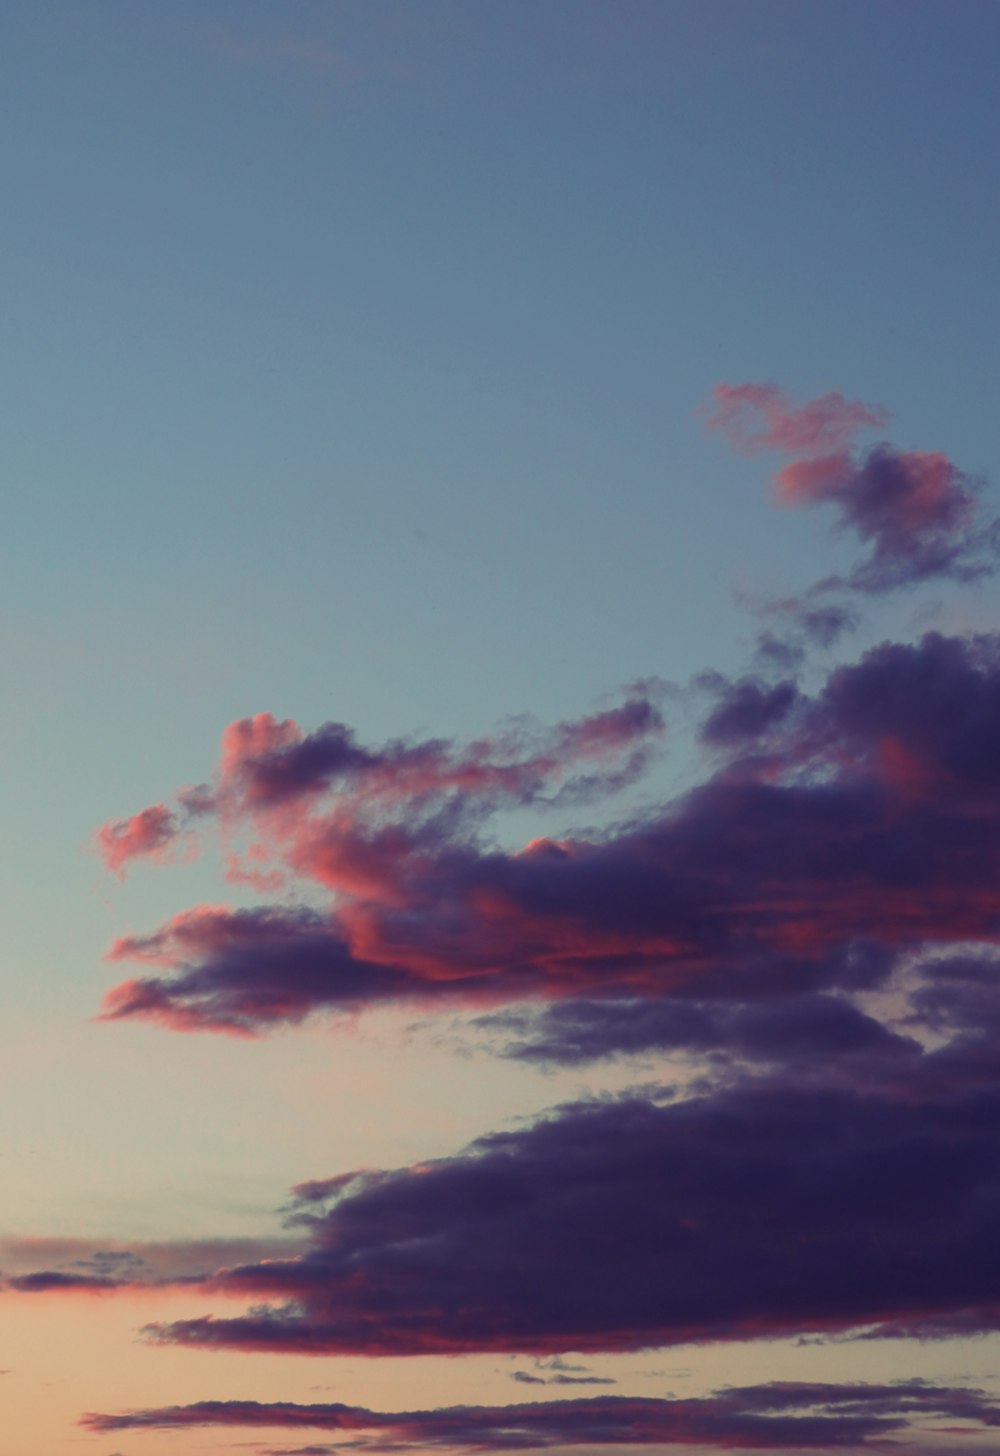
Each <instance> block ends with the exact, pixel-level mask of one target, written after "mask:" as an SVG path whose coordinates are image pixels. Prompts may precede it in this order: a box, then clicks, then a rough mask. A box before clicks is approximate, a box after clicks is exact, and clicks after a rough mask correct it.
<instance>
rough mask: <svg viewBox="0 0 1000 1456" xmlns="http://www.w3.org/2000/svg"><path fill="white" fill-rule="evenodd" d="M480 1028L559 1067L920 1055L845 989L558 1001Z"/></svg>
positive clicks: (510, 1052) (508, 1047)
mask: <svg viewBox="0 0 1000 1456" xmlns="http://www.w3.org/2000/svg"><path fill="white" fill-rule="evenodd" d="M473 1027H474V1028H475V1029H476V1030H477V1031H479V1032H485V1033H487V1034H488V1035H490V1036H491V1037H495V1038H496V1039H497V1040H498V1042H499V1047H498V1050H499V1051H500V1054H501V1055H502V1056H506V1057H511V1058H514V1059H516V1060H520V1061H527V1062H538V1063H542V1064H545V1065H551V1066H578V1065H582V1064H585V1063H588V1062H594V1061H598V1060H600V1059H602V1058H605V1057H614V1056H648V1055H649V1054H650V1053H653V1052H658V1053H661V1054H662V1053H678V1052H680V1053H689V1054H692V1055H694V1056H698V1055H703V1054H709V1053H723V1054H724V1055H725V1057H726V1058H727V1059H729V1060H734V1059H736V1060H746V1061H750V1062H762V1063H771V1064H773V1063H776V1062H777V1063H780V1064H781V1065H783V1066H785V1067H788V1066H789V1065H790V1064H793V1063H794V1064H796V1065H797V1066H799V1067H800V1068H803V1069H807V1067H808V1063H809V1062H810V1061H812V1060H813V1059H816V1058H822V1059H823V1066H824V1074H825V1075H826V1076H830V1075H831V1074H832V1070H833V1069H832V1067H831V1063H835V1062H836V1061H838V1060H843V1059H847V1065H848V1067H849V1069H850V1070H849V1073H848V1074H849V1075H853V1076H858V1075H859V1071H860V1069H859V1065H858V1063H859V1061H862V1060H864V1059H867V1060H870V1059H872V1058H875V1059H876V1060H877V1063H878V1066H879V1067H880V1068H881V1067H882V1066H883V1065H884V1063H885V1061H886V1059H893V1060H896V1059H901V1058H905V1057H908V1056H912V1055H913V1053H914V1052H916V1051H918V1050H919V1047H918V1044H917V1043H916V1042H914V1041H912V1040H911V1039H909V1038H908V1037H905V1036H901V1035H899V1034H898V1033H897V1032H894V1031H892V1030H890V1029H889V1028H888V1027H886V1026H884V1025H883V1024H882V1022H880V1021H878V1020H876V1019H875V1018H874V1017H872V1016H868V1015H866V1014H865V1013H864V1012H863V1011H861V1010H860V1009H859V1008H858V1007H857V1006H855V1005H853V1004H852V1003H851V1002H850V1001H848V1000H846V999H844V997H843V996H831V995H825V994H816V995H804V996H796V995H794V994H792V995H788V996H776V997H772V998H769V999H767V1000H764V1001H762V1002H759V1003H749V1004H747V1003H737V1004H732V1003H731V1002H727V1001H719V1002H711V1001H708V1002H706V1001H696V1000H684V1001H677V1000H673V1001H671V1000H663V1001H659V1002H654V1003H653V1004H650V1003H649V1001H647V1000H644V999H642V998H640V997H633V998H632V999H629V1000H621V999H611V1000H605V1001H587V1000H582V999H575V1000H565V1001H553V1002H549V1003H547V1004H546V1005H544V1006H543V1007H542V1008H541V1009H535V1008H532V1009H530V1010H517V1011H503V1012H498V1013H495V1014H493V1015H491V1016H483V1017H479V1018H477V1020H476V1021H475V1022H474V1023H473Z"/></svg>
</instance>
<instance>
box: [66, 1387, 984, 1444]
mask: <svg viewBox="0 0 1000 1456" xmlns="http://www.w3.org/2000/svg"><path fill="white" fill-rule="evenodd" d="M942 1416H943V1417H945V1418H953V1419H959V1420H962V1421H964V1422H968V1423H969V1425H968V1426H967V1427H966V1429H967V1430H969V1431H977V1430H978V1431H980V1432H982V1431H989V1430H993V1429H995V1428H996V1426H997V1425H998V1424H1000V1407H998V1406H997V1403H996V1402H995V1401H994V1400H992V1399H991V1398H990V1397H989V1396H988V1395H987V1394H986V1393H985V1392H984V1391H982V1390H980V1389H976V1388H963V1387H952V1386H935V1385H929V1384H925V1383H923V1382H921V1381H906V1382H899V1383H896V1384H890V1385H864V1384H852V1385H847V1384H844V1385H834V1384H798V1383H793V1382H775V1383H773V1384H769V1385H756V1386H744V1387H729V1388H727V1389H725V1390H721V1391H716V1392H714V1393H713V1394H711V1395H708V1396H705V1397H701V1398H698V1399H691V1400H655V1399H642V1398H638V1397H623V1396H599V1397H596V1398H592V1399H589V1400H564V1401H546V1402H541V1403H535V1404H529V1405H514V1406H453V1407H446V1408H444V1409H439V1410H422V1411H400V1412H396V1413H388V1412H381V1411H371V1410H366V1409H364V1408H363V1407H358V1406H347V1405H341V1404H339V1403H330V1404H325V1405H297V1404H294V1403H292V1402H287V1401H282V1402H275V1403H271V1404H267V1403H263V1402H258V1401H200V1402H197V1403H195V1404H193V1405H186V1406H167V1407H161V1408H158V1409H149V1410H138V1411H131V1412H127V1413H125V1414H122V1415H101V1414H93V1415H88V1416H85V1417H84V1418H83V1421H82V1424H83V1425H85V1426H86V1427H87V1428H88V1429H90V1430H95V1431H118V1430H149V1429H153V1430H189V1429H191V1428H193V1427H206V1426H212V1427H234V1426H235V1427H244V1428H274V1427H280V1426H284V1427H288V1428H292V1429H314V1430H326V1431H336V1432H337V1433H338V1434H344V1435H347V1436H348V1438H349V1439H348V1441H347V1442H345V1443H341V1442H338V1443H336V1444H335V1445H333V1446H323V1445H320V1446H317V1445H311V1446H307V1447H304V1448H303V1447H300V1448H298V1450H299V1452H300V1453H301V1452H303V1451H305V1452H310V1453H317V1452H320V1453H322V1452H327V1451H334V1450H339V1449H343V1446H344V1445H349V1446H350V1447H351V1448H353V1449H361V1450H370V1451H373V1452H381V1451H393V1452H408V1451H419V1450H428V1449H430V1450H443V1451H450V1450H474V1451H485V1450H493V1451H508V1450H524V1449H531V1448H545V1447H552V1446H576V1445H596V1446H651V1445H663V1444H676V1445H678V1446H688V1447H702V1446H711V1447H714V1448H716V1449H726V1450H734V1451H760V1450H775V1451H789V1450H797V1451H801V1450H802V1449H803V1448H804V1447H808V1448H809V1449H812V1450H817V1451H832V1450H842V1449H844V1448H847V1447H851V1448H854V1449H857V1448H865V1447H868V1446H869V1445H872V1446H873V1447H875V1446H877V1448H878V1449H882V1450H884V1449H885V1447H884V1446H883V1445H882V1442H883V1441H884V1439H885V1438H886V1437H887V1436H891V1437H895V1438H898V1437H899V1436H901V1435H906V1434H908V1433H909V1432H910V1431H911V1430H912V1429H913V1426H912V1422H914V1421H920V1420H921V1419H926V1418H927V1417H935V1418H941V1417H942Z"/></svg>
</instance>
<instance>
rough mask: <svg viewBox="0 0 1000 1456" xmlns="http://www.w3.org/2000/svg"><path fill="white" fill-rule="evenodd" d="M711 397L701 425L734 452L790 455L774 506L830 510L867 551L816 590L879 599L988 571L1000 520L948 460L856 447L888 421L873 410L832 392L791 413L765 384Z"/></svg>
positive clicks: (723, 389) (720, 389)
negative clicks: (986, 517) (984, 516)
mask: <svg viewBox="0 0 1000 1456" xmlns="http://www.w3.org/2000/svg"><path fill="white" fill-rule="evenodd" d="M712 400H713V403H712V405H711V406H710V407H708V408H706V410H705V411H704V412H703V413H704V415H705V419H706V424H707V427H708V428H709V429H710V430H718V431H720V432H721V433H722V434H723V435H724V437H725V438H726V440H727V441H728V443H729V444H730V445H731V446H732V447H733V448H734V449H736V450H739V451H741V452H743V453H756V452H758V451H765V450H766V451H773V452H775V453H778V454H782V455H786V456H789V457H791V458H790V460H789V463H788V464H787V465H785V466H784V467H783V468H782V469H781V470H779V472H778V474H777V475H776V476H775V481H774V483H775V489H776V496H777V500H778V502H779V504H781V505H822V504H829V505H832V506H834V507H835V509H836V510H837V512H838V513H839V516H840V521H841V525H842V526H844V527H846V528H848V529H850V530H851V531H853V532H854V534H855V535H856V536H857V537H858V539H859V540H860V541H861V542H862V544H863V545H865V546H866V547H868V548H869V554H868V556H867V557H866V558H865V559H864V560H862V561H861V562H860V563H859V564H858V565H857V566H856V567H855V568H854V570H853V571H852V572H851V573H850V574H849V575H848V576H847V577H846V578H839V577H836V578H828V579H827V580H826V581H824V582H822V583H820V584H819V587H818V588H816V589H814V590H830V589H832V588H837V587H841V588H848V589H850V590H852V591H857V592H864V593H879V592H885V591H891V590H895V589H896V588H899V587H906V586H913V585H916V584H917V583H919V582H923V581H928V580H931V579H941V578H950V579H951V580H954V581H971V580H974V579H975V578H976V577H979V576H983V575H985V574H987V573H991V572H993V571H995V569H996V565H997V550H998V547H1000V522H996V521H994V522H991V523H989V524H981V523H980V521H979V511H978V506H979V501H978V488H977V486H976V484H975V483H974V482H973V481H972V480H971V479H970V478H969V477H968V476H967V475H965V474H964V473H963V472H962V471H961V470H959V469H958V467H957V466H955V465H954V464H953V463H952V462H951V461H950V460H949V459H948V458H947V456H946V455H943V454H941V453H940V452H932V453H928V452H925V451H920V450H909V451H900V450H897V449H895V448H893V447H892V446H890V445H886V444H880V445H876V446H875V447H874V448H873V449H871V450H870V451H868V452H867V454H859V453H857V452H856V451H855V440H856V436H857V435H858V434H859V433H860V432H861V431H863V430H865V429H871V428H879V427H881V426H883V425H884V424H885V423H886V422H887V418H888V417H887V415H886V412H885V410H884V409H882V408H881V406H878V405H864V404H860V403H851V402H849V401H848V400H846V399H844V397H843V395H840V394H836V393H834V394H825V395H822V396H821V397H820V398H818V399H815V400H811V401H810V402H809V403H807V404H805V405H801V406H799V407H795V406H793V405H792V403H791V401H790V400H789V399H788V398H787V397H786V396H785V395H784V394H782V393H781V391H780V390H779V389H778V388H777V386H776V385H773V384H741V385H728V384H720V385H717V386H716V388H715V390H714V391H713V395H712Z"/></svg>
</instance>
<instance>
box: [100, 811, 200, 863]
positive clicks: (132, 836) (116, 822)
mask: <svg viewBox="0 0 1000 1456" xmlns="http://www.w3.org/2000/svg"><path fill="white" fill-rule="evenodd" d="M178 832H179V831H178V823H177V816H176V815H175V814H174V813H173V812H172V811H171V810H170V809H168V808H167V807H166V805H165V804H152V805H150V807H149V808H148V809H140V811H139V813H138V814H133V815H132V817H131V818H130V819H109V820H108V822H107V823H106V824H102V825H101V827H100V829H98V830H97V831H96V833H95V835H94V838H95V839H96V841H97V844H98V846H99V849H100V852H101V855H102V857H103V859H104V863H105V864H106V865H107V867H108V869H110V870H112V871H113V872H114V873H115V874H117V875H118V876H119V878H122V877H123V876H124V873H125V866H126V865H127V864H128V863H129V862H130V861H131V860H133V859H139V858H142V857H144V856H148V857H152V858H154V859H158V860H162V859H163V857H164V855H165V853H166V851H167V850H169V849H170V847H171V846H172V845H173V843H174V841H175V840H176V838H177V835H178Z"/></svg>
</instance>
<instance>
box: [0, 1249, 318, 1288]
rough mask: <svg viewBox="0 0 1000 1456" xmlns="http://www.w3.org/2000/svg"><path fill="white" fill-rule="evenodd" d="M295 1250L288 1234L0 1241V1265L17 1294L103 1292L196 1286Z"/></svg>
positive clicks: (8, 1282)
mask: <svg viewBox="0 0 1000 1456" xmlns="http://www.w3.org/2000/svg"><path fill="white" fill-rule="evenodd" d="M300 1250H301V1241H300V1240H296V1239H294V1238H290V1237H287V1236H286V1237H283V1238H270V1239H267V1238H265V1239H259V1238H258V1239H249V1238H238V1239H237V1238H229V1239H225V1238H222V1239H174V1240H155V1241H134V1240H133V1241H129V1242H117V1243H112V1242H110V1241H107V1240H98V1239H80V1238H2V1239H0V1266H2V1268H3V1272H4V1276H5V1278H4V1283H5V1285H6V1287H7V1288H9V1289H13V1290H16V1291H18V1292H20V1293H73V1292H79V1293H102V1292H112V1291H127V1290H129V1289H140V1290H142V1289H149V1288H155V1287H156V1286H157V1285H174V1284H180V1283H190V1282H200V1281H203V1280H204V1279H205V1277H206V1272H207V1271H211V1270H214V1269H217V1268H218V1267H219V1266H220V1265H221V1264H224V1263H229V1262H235V1261H237V1260H253V1259H270V1258H282V1257H287V1256H288V1255H289V1254H295V1253H298V1252H300ZM40 1264H41V1265H42V1266H43V1267H42V1268H39V1265H40Z"/></svg>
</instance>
